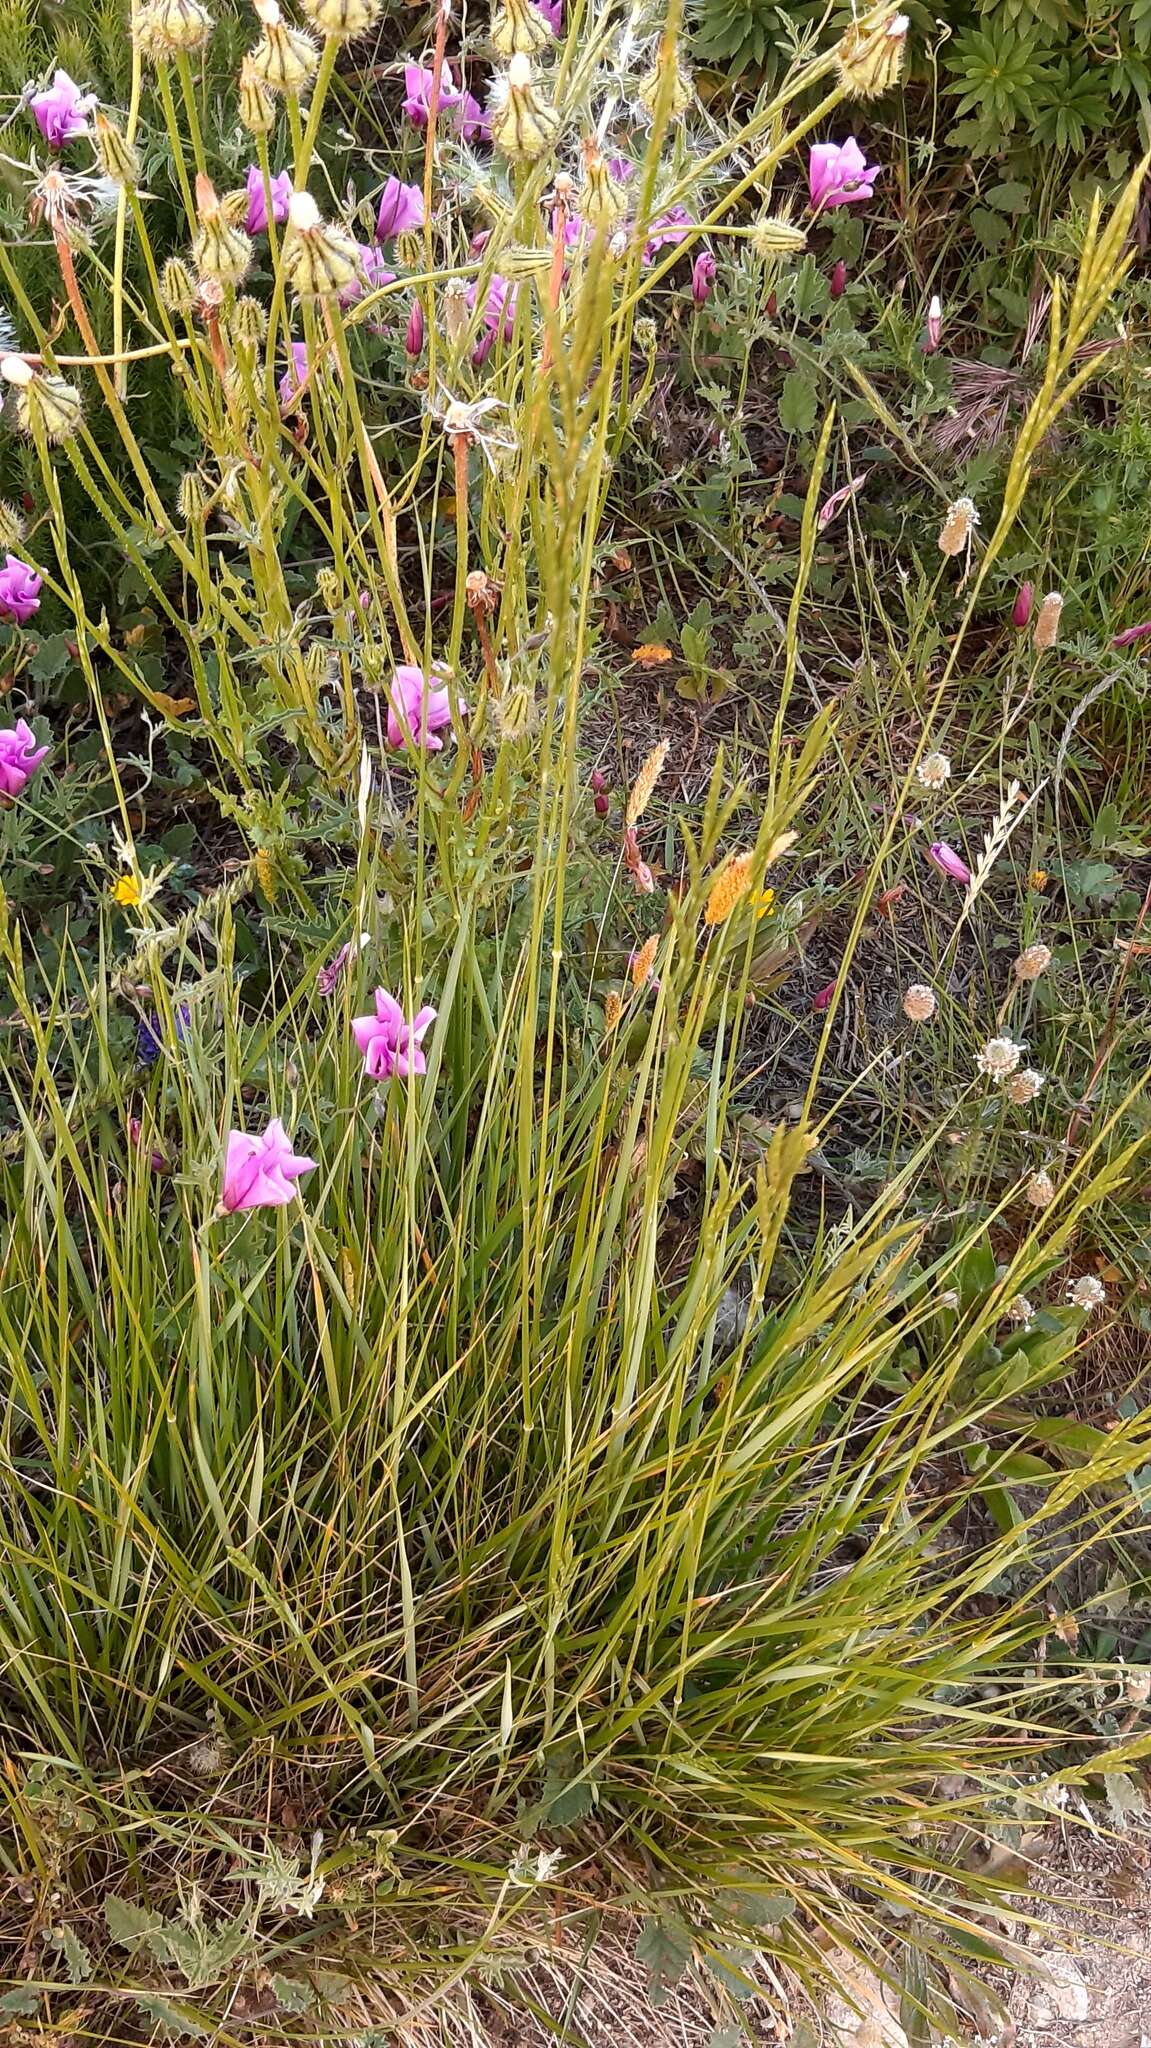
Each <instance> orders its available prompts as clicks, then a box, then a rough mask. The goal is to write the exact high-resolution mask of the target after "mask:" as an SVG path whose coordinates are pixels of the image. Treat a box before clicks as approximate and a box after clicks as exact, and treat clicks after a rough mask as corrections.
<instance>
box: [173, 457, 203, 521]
mask: <svg viewBox="0 0 1151 2048" xmlns="http://www.w3.org/2000/svg"><path fill="white" fill-rule="evenodd" d="M176 509H177V511H178V512H179V514H180V517H181V519H182V520H183V522H184V524H185V526H198V525H199V524H200V521H201V520H202V519H203V517H204V511H205V500H204V487H203V485H202V483H201V482H200V479H199V476H198V475H197V473H196V471H195V470H194V469H189V470H187V471H186V472H185V474H184V475H183V476H182V477H181V478H180V488H179V490H178V491H177V493H176Z"/></svg>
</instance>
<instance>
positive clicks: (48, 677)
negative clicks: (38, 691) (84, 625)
mask: <svg viewBox="0 0 1151 2048" xmlns="http://www.w3.org/2000/svg"><path fill="white" fill-rule="evenodd" d="M74 644H75V643H74V641H73V638H72V635H71V634H70V633H47V634H45V636H44V638H43V640H41V642H40V645H39V647H38V648H37V649H36V652H35V654H34V655H33V656H32V659H31V661H30V662H29V663H28V673H29V675H30V676H31V677H32V679H33V681H34V682H37V683H54V682H55V680H56V678H57V676H62V675H63V673H64V671H65V669H67V668H71V666H72V659H73V657H72V652H71V649H72V647H73V645H74Z"/></svg>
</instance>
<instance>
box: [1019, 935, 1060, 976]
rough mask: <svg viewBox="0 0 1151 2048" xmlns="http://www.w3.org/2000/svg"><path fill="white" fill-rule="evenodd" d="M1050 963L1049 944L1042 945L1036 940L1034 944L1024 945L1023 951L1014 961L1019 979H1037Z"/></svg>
mask: <svg viewBox="0 0 1151 2048" xmlns="http://www.w3.org/2000/svg"><path fill="white" fill-rule="evenodd" d="M1050 965H1051V948H1050V946H1044V945H1043V944H1041V943H1040V942H1038V941H1037V942H1036V944H1035V945H1034V946H1027V947H1025V948H1024V950H1023V952H1022V953H1020V954H1019V956H1018V958H1017V959H1016V962H1015V972H1016V974H1017V975H1018V977H1019V979H1020V981H1038V979H1039V977H1040V975H1041V974H1045V973H1046V971H1047V969H1048V968H1049V967H1050Z"/></svg>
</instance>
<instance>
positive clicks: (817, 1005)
mask: <svg viewBox="0 0 1151 2048" xmlns="http://www.w3.org/2000/svg"><path fill="white" fill-rule="evenodd" d="M838 987H839V983H838V982H837V981H828V982H825V983H824V985H823V987H822V988H821V989H817V990H816V992H815V994H814V995H813V996H812V998H811V1007H812V1009H813V1010H814V1011H815V1012H816V1014H817V1015H820V1014H821V1013H822V1012H823V1011H824V1010H829V1009H830V1008H831V999H832V997H833V996H834V994H835V991H836V989H837V988H838Z"/></svg>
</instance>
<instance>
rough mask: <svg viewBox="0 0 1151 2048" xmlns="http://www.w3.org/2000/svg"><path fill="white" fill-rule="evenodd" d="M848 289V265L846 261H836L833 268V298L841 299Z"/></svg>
mask: <svg viewBox="0 0 1151 2048" xmlns="http://www.w3.org/2000/svg"><path fill="white" fill-rule="evenodd" d="M846 290H847V265H846V263H835V264H833V265H832V270H831V296H832V298H833V299H841V298H842V297H843V294H844V292H845V291H846Z"/></svg>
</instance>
